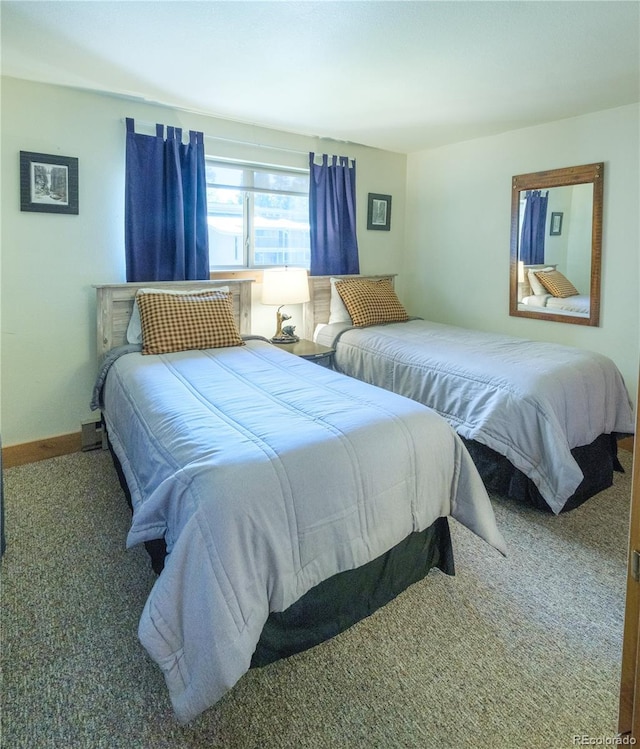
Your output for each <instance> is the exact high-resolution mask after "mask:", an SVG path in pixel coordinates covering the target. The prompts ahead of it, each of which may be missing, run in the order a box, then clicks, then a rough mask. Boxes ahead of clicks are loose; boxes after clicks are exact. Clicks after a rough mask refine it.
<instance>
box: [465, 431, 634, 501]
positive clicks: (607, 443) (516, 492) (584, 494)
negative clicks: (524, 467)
mask: <svg viewBox="0 0 640 749" xmlns="http://www.w3.org/2000/svg"><path fill="white" fill-rule="evenodd" d="M462 441H463V442H464V444H465V445H466V447H467V449H468V451H469V454H470V455H471V457H472V459H473V462H474V463H475V464H476V468H477V469H478V472H479V473H480V476H482V480H483V481H484V484H485V486H486V487H487V491H489V492H494V493H495V494H499V495H501V496H503V497H508V498H509V499H516V500H518V501H520V502H525V503H527V504H529V505H532V506H533V507H536V508H537V509H539V510H546V511H548V512H551V508H550V507H549V505H548V504H547V503H546V502H545V500H544V499H543V498H542V495H541V494H540V492H539V490H538V488H537V487H536V485H535V484H534V483H533V481H531V479H529V478H527V477H526V476H525V475H524V473H522V471H519V470H518V469H517V468H515V467H514V466H513V465H512V464H511V463H510V462H509V460H507V458H505V457H504V456H503V455H500V454H499V453H497V452H495V451H494V450H492V449H491V448H489V447H487V446H486V445H482V444H480V443H479V442H475V441H474V440H467V439H464V438H462ZM571 454H572V455H573V457H574V458H575V460H576V462H577V464H578V465H579V466H580V470H581V471H582V473H583V474H584V479H583V480H582V482H581V483H580V485H579V486H578V488H577V489H576V491H575V492H574V493H573V494H572V495H571V497H569V499H568V500H567V502H566V504H565V505H564V507H563V509H562V512H566V511H567V510H573V509H575V508H576V507H579V506H580V505H581V504H582V503H583V502H586V500H587V499H589V498H590V497H593V496H594V495H595V494H598V492H601V491H603V490H604V489H608V488H609V487H610V486H611V485H612V484H613V472H614V471H620V472H622V473H624V469H623V467H622V466H621V465H620V461H619V460H618V440H617V436H616V435H615V434H601V435H600V436H599V437H597V438H596V439H595V440H594V441H593V442H592V443H591V444H590V445H585V446H584V447H576V448H574V449H573V450H572V451H571Z"/></svg>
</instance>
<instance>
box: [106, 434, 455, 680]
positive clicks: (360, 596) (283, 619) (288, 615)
mask: <svg viewBox="0 0 640 749" xmlns="http://www.w3.org/2000/svg"><path fill="white" fill-rule="evenodd" d="M108 444H109V450H110V452H111V457H112V459H113V463H114V466H115V469H116V472H117V474H118V479H119V480H120V485H121V486H122V489H123V491H124V493H125V496H126V498H127V502H128V504H129V508H130V509H131V508H132V504H131V493H130V492H129V487H128V486H127V482H126V479H125V476H124V473H123V471H122V466H121V465H120V461H119V460H118V457H117V455H116V454H115V453H114V451H113V449H112V448H111V444H110V443H108ZM145 548H146V550H147V553H148V554H149V556H150V558H151V566H152V568H153V570H154V572H156V574H158V575H159V574H160V573H161V572H162V569H163V567H164V559H165V556H166V552H167V548H166V544H165V541H164V539H163V538H161V539H156V540H153V541H146V542H145ZM434 567H435V568H437V569H440V570H441V571H442V572H444V573H445V574H447V575H453V574H455V568H454V561H453V546H452V543H451V534H450V531H449V523H448V520H447V518H446V517H441V518H438V519H437V520H436V521H435V522H434V523H433V524H432V525H431V526H430V527H429V528H426V529H425V530H423V531H421V532H419V533H412V534H411V535H409V536H407V538H405V539H404V540H403V541H401V542H400V543H399V544H398V545H397V546H394V547H393V548H392V549H390V550H389V551H387V552H386V553H385V554H382V555H381V556H379V557H378V558H376V559H373V560H372V561H371V562H368V563H367V564H365V565H363V566H362V567H358V568H356V569H354V570H346V571H344V572H340V573H338V574H337V575H333V577H330V578H329V579H328V580H324V581H323V582H321V583H319V584H318V585H316V586H315V587H314V588H312V589H311V590H309V591H308V592H307V593H305V595H304V596H302V598H300V599H299V600H298V601H296V602H295V603H293V604H292V605H291V606H289V608H287V609H285V610H284V611H282V612H272V613H271V614H270V615H269V618H268V619H267V622H266V624H265V626H264V629H263V630H262V635H261V637H260V640H259V642H258V645H257V647H256V650H255V652H254V654H253V658H252V660H251V667H252V668H253V667H258V666H266V665H267V664H268V663H273V662H274V661H277V660H280V659H281V658H287V657H289V656H291V655H294V654H295V653H301V652H302V651H304V650H308V649H309V648H312V647H314V646H315V645H318V644H320V643H321V642H324V641H325V640H328V639H330V638H331V637H335V636H336V635H337V634H340V632H344V631H345V630H346V629H348V628H349V627H351V626H353V625H354V624H356V622H359V621H360V620H361V619H364V618H366V617H367V616H369V615H370V614H373V612H374V611H376V610H377V609H379V608H381V607H382V606H384V605H385V604H386V603H389V601H391V600H392V599H394V598H395V597H396V596H398V595H399V594H400V593H402V591H403V590H406V588H408V587H409V586H410V585H412V584H413V583H416V582H418V581H419V580H422V578H424V577H426V575H427V574H428V573H429V570H431V569H432V568H434Z"/></svg>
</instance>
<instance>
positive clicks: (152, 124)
mask: <svg viewBox="0 0 640 749" xmlns="http://www.w3.org/2000/svg"><path fill="white" fill-rule="evenodd" d="M131 119H133V121H134V123H139V124H140V125H143V126H144V127H152V128H155V126H156V123H155V122H146V121H144V120H136V119H135V117H132V118H131ZM122 122H126V119H125V118H123V119H122ZM181 129H182V130H193V128H184V127H183V128H181ZM204 137H205V139H206V140H219V141H223V142H225V143H235V144H236V145H240V146H252V147H254V148H268V149H271V150H273V151H285V152H287V153H295V154H302V155H304V156H309V150H307V151H299V150H297V149H295V148H283V147H282V146H269V145H266V144H263V143H252V142H251V141H248V140H236V139H235V138H225V137H223V136H221V135H207V134H206V133H205V134H204ZM310 137H314V138H316V139H317V140H330V141H332V142H335V143H340V144H341V145H343V146H353V145H357V144H355V143H350V142H347V141H333V139H332V138H329V139H327V138H322V137H321V136H319V135H316V136H310Z"/></svg>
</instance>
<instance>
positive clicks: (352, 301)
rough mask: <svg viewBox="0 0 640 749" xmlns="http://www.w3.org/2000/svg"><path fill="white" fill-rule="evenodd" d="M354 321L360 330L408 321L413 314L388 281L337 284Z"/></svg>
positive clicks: (346, 281)
mask: <svg viewBox="0 0 640 749" xmlns="http://www.w3.org/2000/svg"><path fill="white" fill-rule="evenodd" d="M336 289H337V291H338V294H340V296H341V297H342V301H343V302H344V306H345V307H346V308H347V312H348V313H349V316H350V317H351V322H352V323H353V324H354V325H355V326H356V327H358V328H364V327H366V326H367V325H377V324H379V323H383V322H405V321H406V320H408V319H409V315H408V314H407V311H406V310H405V308H404V307H403V306H402V304H400V300H399V299H398V297H397V296H396V293H395V291H394V290H393V286H392V285H391V282H390V281H389V280H388V279H386V278H381V279H379V280H377V281H374V280H372V279H364V278H362V279H360V278H357V279H356V278H354V279H347V280H344V281H336Z"/></svg>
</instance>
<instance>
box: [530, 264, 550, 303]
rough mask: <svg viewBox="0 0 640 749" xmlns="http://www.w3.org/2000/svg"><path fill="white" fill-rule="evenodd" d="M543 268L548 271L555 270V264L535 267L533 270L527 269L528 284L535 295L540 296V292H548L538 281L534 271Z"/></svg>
mask: <svg viewBox="0 0 640 749" xmlns="http://www.w3.org/2000/svg"><path fill="white" fill-rule="evenodd" d="M539 270H544V271H550V270H555V265H554V266H553V267H551V266H550V265H549V266H545V267H544V268H540V267H537V268H536V269H535V270H529V271H528V272H527V276H528V278H529V286H531V291H533V293H534V295H535V296H540V295H542V294H548V293H549V292H548V291H547V290H546V289H545V287H544V286H543V285H542V284H541V283H540V280H539V279H538V277H537V276H536V271H539Z"/></svg>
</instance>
